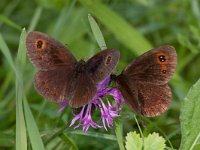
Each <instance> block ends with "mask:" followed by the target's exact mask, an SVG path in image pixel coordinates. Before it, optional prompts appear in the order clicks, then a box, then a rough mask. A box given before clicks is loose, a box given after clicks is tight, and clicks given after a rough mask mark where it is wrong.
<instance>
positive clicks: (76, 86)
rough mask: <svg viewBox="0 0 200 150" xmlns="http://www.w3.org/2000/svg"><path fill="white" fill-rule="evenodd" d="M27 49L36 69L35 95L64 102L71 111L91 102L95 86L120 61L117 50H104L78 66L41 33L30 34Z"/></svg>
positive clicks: (60, 48) (65, 52)
mask: <svg viewBox="0 0 200 150" xmlns="http://www.w3.org/2000/svg"><path fill="white" fill-rule="evenodd" d="M26 47H27V49H28V57H29V59H30V61H31V62H32V63H33V64H34V65H35V66H36V68H37V69H38V72H37V73H36V75H35V79H34V84H35V87H36V89H37V91H38V92H39V93H40V94H41V95H42V96H44V97H45V98H47V99H50V100H52V101H54V102H57V103H59V102H62V101H63V100H65V99H67V100H69V105H71V106H72V107H73V108H79V107H81V106H83V105H86V104H87V103H88V102H90V101H91V100H92V98H93V97H94V96H95V94H96V92H97V88H98V84H99V83H100V82H102V81H103V80H104V79H105V78H106V77H108V76H109V75H110V74H111V73H112V71H113V69H114V67H115V66H116V64H117V63H118V60H119V57H120V54H119V51H118V50H116V49H107V50H104V51H101V52H99V53H98V54H96V55H95V56H93V57H92V58H90V59H89V60H88V61H83V60H80V61H79V62H78V61H77V60H76V59H75V57H74V56H73V55H72V54H71V52H70V51H69V50H68V49H67V48H66V47H65V46H63V45H62V44H61V43H60V42H58V41H56V40H54V39H53V38H51V37H50V36H48V35H47V34H44V33H41V32H30V33H29V34H28V36H27V38H26Z"/></svg>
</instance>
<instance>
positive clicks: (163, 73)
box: [123, 45, 177, 85]
mask: <svg viewBox="0 0 200 150" xmlns="http://www.w3.org/2000/svg"><path fill="white" fill-rule="evenodd" d="M176 62H177V56H176V51H175V49H174V48H173V47H172V46H168V45H165V46H161V47H159V48H156V49H152V50H150V51H148V52H146V53H144V54H143V55H141V56H139V57H138V58H136V59H135V61H133V62H131V63H130V64H129V65H128V66H127V67H126V68H125V69H124V71H123V74H124V75H126V76H127V77H128V78H130V79H132V80H139V81H144V82H148V83H154V84H158V85H159V84H164V83H167V82H168V81H169V79H170V78H171V77H172V75H173V74H174V71H175V68H176Z"/></svg>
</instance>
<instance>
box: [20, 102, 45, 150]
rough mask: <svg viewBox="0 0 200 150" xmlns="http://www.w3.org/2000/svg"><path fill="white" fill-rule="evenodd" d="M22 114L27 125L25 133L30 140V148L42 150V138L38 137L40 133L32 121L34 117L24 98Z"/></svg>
mask: <svg viewBox="0 0 200 150" xmlns="http://www.w3.org/2000/svg"><path fill="white" fill-rule="evenodd" d="M24 113H25V119H26V125H27V131H28V135H29V138H30V142H31V146H32V149H33V150H38V149H39V150H44V149H45V148H44V145H43V142H42V138H41V136H40V132H39V130H38V127H37V124H36V122H35V120H34V117H33V115H32V113H31V110H30V107H29V105H28V102H27V100H26V98H24Z"/></svg>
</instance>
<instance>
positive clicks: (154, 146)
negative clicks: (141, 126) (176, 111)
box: [144, 133, 166, 150]
mask: <svg viewBox="0 0 200 150" xmlns="http://www.w3.org/2000/svg"><path fill="white" fill-rule="evenodd" d="M165 147H166V145H165V139H164V138H163V137H161V136H159V134H158V133H153V134H149V135H148V137H145V138H144V150H164V149H165Z"/></svg>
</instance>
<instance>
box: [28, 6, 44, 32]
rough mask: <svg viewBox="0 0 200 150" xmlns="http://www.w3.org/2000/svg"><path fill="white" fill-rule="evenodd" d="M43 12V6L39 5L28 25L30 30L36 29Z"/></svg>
mask: <svg viewBox="0 0 200 150" xmlns="http://www.w3.org/2000/svg"><path fill="white" fill-rule="evenodd" d="M41 14H42V7H40V6H39V7H37V8H36V10H35V13H34V15H33V18H32V20H31V23H30V25H29V27H28V32H30V31H33V30H34V29H35V27H36V26H37V24H38V22H39V19H40V17H41Z"/></svg>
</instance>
